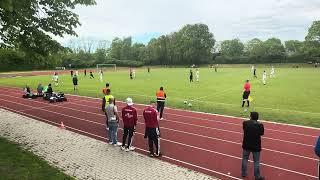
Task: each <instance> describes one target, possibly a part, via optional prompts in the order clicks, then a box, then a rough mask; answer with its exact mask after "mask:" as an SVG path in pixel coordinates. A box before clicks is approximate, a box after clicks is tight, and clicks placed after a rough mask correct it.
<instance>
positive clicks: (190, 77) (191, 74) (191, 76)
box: [189, 69, 193, 82]
mask: <svg viewBox="0 0 320 180" xmlns="http://www.w3.org/2000/svg"><path fill="white" fill-rule="evenodd" d="M189 80H190V82H193V72H192V69H190V74H189Z"/></svg>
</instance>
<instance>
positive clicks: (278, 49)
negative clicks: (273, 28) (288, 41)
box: [263, 38, 285, 57]
mask: <svg viewBox="0 0 320 180" xmlns="http://www.w3.org/2000/svg"><path fill="white" fill-rule="evenodd" d="M263 44H264V47H265V49H266V55H267V56H270V57H281V56H284V55H285V48H284V46H283V44H282V43H281V40H280V39H277V38H270V39H267V40H266V41H265V42H263Z"/></svg>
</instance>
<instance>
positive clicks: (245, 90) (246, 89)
mask: <svg viewBox="0 0 320 180" xmlns="http://www.w3.org/2000/svg"><path fill="white" fill-rule="evenodd" d="M250 89H251V84H250V82H249V80H246V83H245V84H244V86H243V94H242V106H241V107H244V104H245V102H247V104H248V106H247V107H249V106H250V103H249V96H250Z"/></svg>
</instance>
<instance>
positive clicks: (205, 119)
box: [7, 91, 320, 138]
mask: <svg viewBox="0 0 320 180" xmlns="http://www.w3.org/2000/svg"><path fill="white" fill-rule="evenodd" d="M7 92H8V91H7ZM70 96H75V97H78V96H77V95H70ZM80 97H82V98H83V97H84V96H80ZM79 101H86V102H90V103H92V101H87V100H79ZM94 103H98V102H94ZM121 103H123V102H121ZM88 107H90V108H92V107H91V106H88ZM137 109H138V110H142V109H139V108H137ZM167 109H170V108H167ZM174 110H176V109H174ZM191 112H192V111H191ZM166 114H168V115H173V116H179V117H185V118H192V119H198V120H202V121H210V122H217V123H222V124H229V125H236V126H241V125H240V124H236V123H231V122H224V121H217V120H212V119H207V118H199V117H190V116H184V115H179V114H174V113H166ZM210 115H213V114H210ZM224 117H226V116H224ZM230 117H231V118H235V117H232V116H230ZM238 119H242V120H246V119H245V118H238ZM263 122H265V121H263ZM268 123H269V122H268ZM265 129H266V130H268V131H275V132H281V133H287V134H294V135H300V136H306V137H312V138H317V137H318V136H313V135H306V134H301V133H295V132H288V131H282V130H275V129H270V128H265ZM319 130H320V129H319Z"/></svg>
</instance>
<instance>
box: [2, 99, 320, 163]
mask: <svg viewBox="0 0 320 180" xmlns="http://www.w3.org/2000/svg"><path fill="white" fill-rule="evenodd" d="M6 96H9V95H6ZM4 101H6V100H4ZM12 103H13V102H12ZM39 103H42V102H39ZM16 104H21V103H16ZM72 104H75V103H72ZM76 105H77V104H76ZM25 106H29V105H25ZM54 106H55V107H60V108H63V109H70V110H74V111H79V112H83V113H89V114H94V115H97V116H102V117H105V116H104V115H102V114H97V113H94V112H88V111H82V110H78V109H74V108H68V107H63V106H62V104H61V105H60V106H59V105H54ZM27 110H30V109H27ZM22 111H26V110H20V111H19V112H22ZM50 112H51V111H50ZM52 113H55V112H52ZM66 116H69V115H66ZM138 116H141V115H138ZM71 117H74V116H71ZM141 117H142V116H141ZM74 118H77V117H74ZM89 122H91V121H89ZM171 122H176V123H179V122H177V121H171ZM99 124H101V123H99ZM138 124H142V125H144V123H140V122H138ZM181 124H187V123H181ZM102 125H104V124H102ZM199 126H200V125H199ZM201 127H202V128H206V127H205V126H201ZM208 128H209V127H208ZM162 129H167V130H170V131H175V132H180V133H185V134H189V135H194V136H198V137H204V138H208V139H213V140H218V141H222V142H227V143H232V144H238V145H241V143H238V142H233V141H229V140H224V139H219V138H213V137H209V136H204V135H200V134H195V133H189V132H184V131H179V130H174V129H171V128H167V127H162ZM209 129H216V130H220V131H227V130H221V129H218V128H209ZM227 132H232V133H237V132H234V131H227ZM239 134H242V133H239ZM286 142H289V141H286ZM289 143H294V142H291V141H290V142H289ZM312 147H313V145H312ZM263 150H267V151H271V152H276V153H281V154H286V155H290V156H295V157H299V158H305V159H309V160H314V161H317V160H318V159H315V158H310V157H305V156H300V155H295V154H291V153H286V152H282V151H277V150H271V149H268V148H263Z"/></svg>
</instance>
